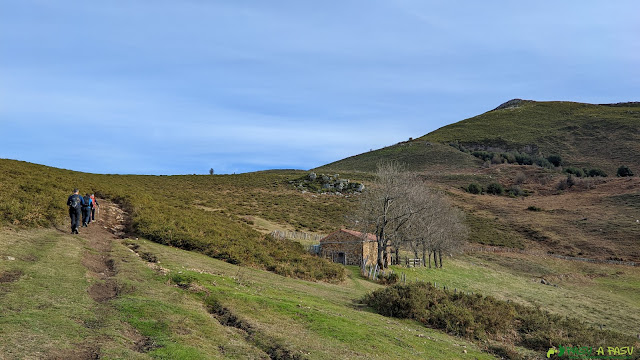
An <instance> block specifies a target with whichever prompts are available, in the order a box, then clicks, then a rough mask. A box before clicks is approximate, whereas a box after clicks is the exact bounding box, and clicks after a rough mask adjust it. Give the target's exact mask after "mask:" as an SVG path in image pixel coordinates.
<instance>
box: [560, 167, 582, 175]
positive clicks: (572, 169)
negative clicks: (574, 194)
mask: <svg viewBox="0 0 640 360" xmlns="http://www.w3.org/2000/svg"><path fill="white" fill-rule="evenodd" d="M564 172H566V173H567V174H571V175H575V176H576V177H584V176H585V173H584V170H583V169H580V168H576V167H568V168H565V169H564Z"/></svg>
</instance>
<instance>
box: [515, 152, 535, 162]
mask: <svg viewBox="0 0 640 360" xmlns="http://www.w3.org/2000/svg"><path fill="white" fill-rule="evenodd" d="M514 156H515V161H516V163H518V164H520V165H533V160H532V159H531V155H529V154H520V153H515V154H514Z"/></svg>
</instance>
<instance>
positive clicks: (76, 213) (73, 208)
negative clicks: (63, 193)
mask: <svg viewBox="0 0 640 360" xmlns="http://www.w3.org/2000/svg"><path fill="white" fill-rule="evenodd" d="M79 192H80V190H78V189H73V194H71V195H70V196H69V198H68V199H67V206H68V207H69V217H71V233H72V234H77V233H78V226H79V225H80V217H81V216H82V206H83V205H84V199H83V198H82V196H80V194H79Z"/></svg>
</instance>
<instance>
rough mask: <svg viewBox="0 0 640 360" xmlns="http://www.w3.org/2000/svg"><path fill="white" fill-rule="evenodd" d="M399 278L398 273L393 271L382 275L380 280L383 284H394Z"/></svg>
mask: <svg viewBox="0 0 640 360" xmlns="http://www.w3.org/2000/svg"><path fill="white" fill-rule="evenodd" d="M398 279H399V277H398V274H396V273H393V272H392V273H388V274H384V275H382V276H380V278H379V279H378V281H379V282H380V283H381V284H386V285H393V284H395V283H397V282H398Z"/></svg>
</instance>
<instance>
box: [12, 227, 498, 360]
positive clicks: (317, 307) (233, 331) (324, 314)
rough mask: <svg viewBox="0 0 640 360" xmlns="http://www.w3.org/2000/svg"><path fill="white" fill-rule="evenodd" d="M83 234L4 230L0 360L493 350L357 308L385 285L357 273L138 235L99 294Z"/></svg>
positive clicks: (471, 355) (434, 354)
mask: <svg viewBox="0 0 640 360" xmlns="http://www.w3.org/2000/svg"><path fill="white" fill-rule="evenodd" d="M84 236H85V235H83V234H81V235H80V236H70V235H67V234H64V233H62V232H60V231H56V230H44V229H41V230H23V231H18V232H16V231H11V230H4V231H1V232H0V257H1V258H2V260H1V261H0V308H2V309H3V310H2V317H0V337H1V338H2V341H1V342H0V357H2V358H3V359H24V358H60V359H93V358H109V359H190V360H191V359H225V358H232V359H247V358H253V359H269V358H272V359H335V358H336V357H338V358H349V359H372V358H380V359H389V358H396V357H402V358H404V357H415V356H419V357H421V358H448V359H490V358H492V357H491V356H490V355H488V354H486V353H483V352H482V351H481V349H480V347H479V346H478V345H476V344H473V343H471V342H469V341H465V340H461V339H458V338H455V337H452V336H449V335H446V334H444V333H442V332H439V331H436V330H432V329H427V328H424V327H422V326H421V325H420V324H418V323H417V322H414V321H410V320H396V319H389V318H385V317H382V316H380V315H377V314H374V313H372V312H371V311H368V310H367V309H365V308H362V307H358V306H355V302H356V300H357V299H359V298H360V297H362V296H364V294H366V293H367V292H368V291H370V290H372V289H375V288H379V286H378V285H376V284H373V283H370V282H368V281H365V280H362V279H359V278H358V277H357V276H355V275H350V276H349V279H348V280H346V281H345V282H342V283H340V284H328V283H314V282H306V281H302V280H297V279H291V278H283V277H281V276H278V275H275V274H272V273H269V272H265V271H261V270H257V269H252V268H246V267H239V266H236V265H232V264H229V263H226V262H222V261H218V260H215V259H212V258H210V257H207V256H204V255H202V254H198V253H195V252H188V251H184V250H180V249H176V248H172V247H168V246H163V245H160V244H157V243H153V242H150V241H146V240H142V239H141V240H137V241H136V240H114V241H113V243H112V248H111V249H110V251H109V256H110V258H112V259H113V264H112V268H113V270H112V272H113V275H112V280H111V281H113V282H114V283H115V284H116V285H117V289H118V291H117V293H116V294H115V296H114V297H113V298H111V299H109V300H107V301H104V300H102V301H94V300H92V298H91V297H90V294H89V292H90V289H91V287H92V285H93V284H96V283H98V282H100V281H101V280H99V279H95V278H94V276H95V274H93V275H92V273H91V271H90V270H89V269H88V268H87V265H88V264H87V260H86V259H87V256H88V255H91V254H92V253H94V252H95V251H96V249H94V248H93V246H92V244H91V241H92V240H89V239H90V238H85V237H84ZM131 249H135V252H134V251H131ZM143 253H145V254H153V256H155V258H156V259H157V260H158V263H152V262H147V261H145V260H143V259H142V258H141V257H139V256H138V255H137V254H143ZM9 256H10V257H11V258H13V259H14V260H11V261H7V260H6V259H7V258H8V257H9ZM89 267H90V266H89ZM212 304H213V305H215V308H216V309H219V310H220V311H218V312H220V313H221V314H222V315H220V314H218V313H217V312H215V311H214V312H213V313H211V312H212V310H213V309H212Z"/></svg>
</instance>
